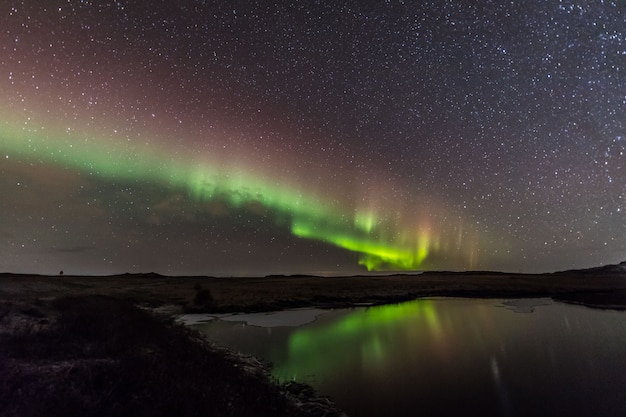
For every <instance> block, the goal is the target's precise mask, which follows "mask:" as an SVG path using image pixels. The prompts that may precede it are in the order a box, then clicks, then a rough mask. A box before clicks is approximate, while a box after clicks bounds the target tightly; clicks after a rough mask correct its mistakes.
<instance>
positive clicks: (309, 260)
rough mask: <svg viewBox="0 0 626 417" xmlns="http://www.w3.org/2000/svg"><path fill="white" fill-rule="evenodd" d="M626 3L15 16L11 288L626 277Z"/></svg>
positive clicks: (5, 80)
mask: <svg viewBox="0 0 626 417" xmlns="http://www.w3.org/2000/svg"><path fill="white" fill-rule="evenodd" d="M625 16H626V5H625V4H624V3H623V2H610V1H609V2H606V1H605V2H601V1H589V2H574V1H569V2H568V1H561V2H508V3H506V4H493V3H491V2H485V3H484V4H482V5H473V4H469V3H467V2H460V1H433V2H414V3H409V2H403V1H379V2H378V1H368V2H346V3H341V4H336V2H311V3H306V2H305V3H296V2H250V1H234V2H233V1H228V2H226V1H216V2H202V1H190V0H183V1H178V2H165V1H156V2H127V1H105V2H91V1H72V0H69V1H50V2H45V3H44V2H37V1H12V2H7V4H3V5H1V6H0V28H2V29H1V30H0V40H1V43H0V45H2V47H1V49H0V97H1V99H0V157H1V158H0V161H1V162H0V175H1V177H0V192H1V193H2V196H3V198H2V201H1V203H0V214H1V217H0V254H1V255H0V270H2V271H11V272H36V273H56V272H58V271H59V270H64V271H65V272H66V273H76V274H82V273H85V274H108V273H123V272H148V271H154V272H159V273H163V274H202V275H264V274H270V273H313V274H344V273H345V274H352V273H360V272H366V271H368V270H369V271H398V270H410V271H412V270H423V269H454V270H466V269H495V270H506V271H526V272H538V271H553V270H559V269H569V268H582V267H588V266H594V265H599V264H606V263H616V262H620V261H622V260H624V259H626V238H625V237H624V236H626V127H625V121H626V93H625V91H626V82H625V80H626V76H625V75H624V70H625V68H624V62H625V58H624V57H626V40H625V39H624V30H623V28H624V26H625V24H626V18H625Z"/></svg>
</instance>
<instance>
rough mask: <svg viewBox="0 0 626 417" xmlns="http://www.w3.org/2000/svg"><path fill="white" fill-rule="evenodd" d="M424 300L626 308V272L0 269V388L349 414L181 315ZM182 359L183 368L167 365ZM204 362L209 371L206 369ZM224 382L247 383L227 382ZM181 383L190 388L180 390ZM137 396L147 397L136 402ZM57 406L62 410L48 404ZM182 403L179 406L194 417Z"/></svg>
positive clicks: (52, 396)
mask: <svg viewBox="0 0 626 417" xmlns="http://www.w3.org/2000/svg"><path fill="white" fill-rule="evenodd" d="M425 297H463V298H503V299H523V298H544V297H548V298H550V299H552V300H554V301H556V302H565V303H571V304H578V305H584V306H586V307H590V308H601V309H617V310H626V273H623V272H619V273H601V274H595V275H594V274H592V275H589V274H580V273H570V274H559V275H550V276H539V277H538V276H526V275H522V276H520V275H507V274H486V273H480V274H443V273H436V274H422V275H417V276H388V277H380V276H374V277H330V278H317V277H266V278H208V277H176V278H174V277H161V276H152V275H151V276H114V277H72V276H63V277H59V276H32V275H25V276H24V275H7V274H2V275H0V387H4V388H6V389H4V388H3V389H2V390H0V391H2V392H0V414H3V415H6V416H11V417H12V416H16V417H17V416H44V415H46V416H56V415H58V416H61V415H63V416H64V417H65V416H72V415H77V416H78V415H81V416H82V415H87V414H88V415H105V414H102V413H100V414H99V413H98V412H97V411H99V410H100V408H99V407H109V411H110V412H111V413H113V414H117V415H119V414H120V413H121V414H125V413H126V414H128V413H132V414H133V415H134V416H142V415H146V416H147V415H155V412H156V411H155V409H154V408H150V407H156V406H157V403H158V401H161V403H160V404H161V406H162V407H170V406H172V405H173V404H182V403H181V399H182V400H184V401H183V403H184V402H185V401H191V402H192V403H196V402H199V401H200V402H201V399H202V397H203V396H204V395H206V394H205V393H207V392H209V393H213V394H211V395H212V397H211V398H210V400H207V401H208V402H201V403H202V405H200V403H198V404H199V405H198V407H205V408H203V409H204V410H208V413H209V414H211V413H212V414H213V415H232V414H229V411H228V410H231V409H233V407H236V408H237V410H238V413H239V414H238V415H272V416H282V415H285V416H287V415H295V416H303V417H306V416H312V415H320V413H322V412H321V411H320V410H322V411H323V413H322V414H325V415H328V416H343V415H345V414H343V413H342V412H341V411H339V410H337V409H336V408H335V407H334V405H333V404H332V402H331V401H330V400H329V399H328V398H325V397H320V396H318V395H317V394H315V392H314V391H313V390H312V389H311V388H310V387H308V386H306V385H302V384H282V385H281V384H276V381H273V380H272V378H271V374H270V372H269V370H268V368H267V366H266V365H265V364H263V363H262V362H261V361H259V360H257V359H256V358H253V357H251V356H248V355H240V354H237V353H234V352H228V350H227V349H225V348H222V347H217V346H215V345H211V344H210V342H208V341H206V340H205V339H202V340H200V339H201V338H202V336H200V335H199V334H198V333H197V332H196V331H195V330H193V329H189V326H185V327H183V325H182V324H174V320H173V317H175V316H177V315H180V314H182V313H213V314H216V313H242V312H243V313H254V312H257V313H258V312H269V311H280V310H285V309H291V308H303V307H315V308H320V309H330V308H344V307H358V306H365V305H381V304H395V303H400V302H403V301H408V300H413V299H419V298H425ZM172 340H176V342H175V343H173V342H172ZM172 343H173V344H172ZM181 358H183V359H181ZM181 360H183V362H181V363H183V365H181V366H180V369H178V368H177V367H173V368H172V367H171V366H169V365H167V364H169V363H170V362H171V363H176V362H177V361H181ZM162 367H163V369H161V368H162ZM201 369H205V371H203V372H204V373H203V372H200V373H198V372H199V370H201ZM216 369H218V370H219V372H218V374H219V377H218V378H217V379H210V378H209V379H208V380H207V377H206V375H210V374H211V373H214V372H215V370H216ZM155 372H157V373H156V374H155ZM138 375H139V376H138ZM142 375H143V376H142ZM137 379H139V381H137ZM224 381H238V382H232V383H228V384H227V386H228V387H231V388H224V386H223V385H224ZM143 382H145V384H147V385H146V386H149V387H150V388H146V386H144V384H143ZM190 382H191V384H190ZM120 384H121V386H123V387H124V389H123V390H120V389H119V385H120ZM172 384H173V385H172ZM185 384H187V385H185ZM203 384H204V385H203ZM229 384H230V385H229ZM180 386H185V387H187V388H186V389H184V390H182V391H180ZM174 387H177V388H174ZM198 387H202V389H200V390H199V391H198V389H199V388H198ZM235 387H236V388H235ZM176 389H179V391H176ZM159 393H160V394H159ZM172 393H175V395H173V394H172ZM262 393H264V394H262ZM129 395H130V396H129ZM133 395H138V396H139V397H140V398H144V400H136V399H135V400H133V397H132V396H133ZM142 395H143V396H144V397H142ZM146 395H147V397H146ZM151 395H153V396H155V399H156V400H155V399H150V398H152V397H151ZM266 396H269V397H267V398H271V399H272V400H271V401H268V400H267V399H266ZM32 398H37V400H38V401H35V402H33V401H32ZM244 398H246V399H244ZM154 401H156V402H155V403H154V404H153V402H154ZM137 402H139V404H138V403H137ZM87 406H89V407H91V408H90V409H88V410H87V411H88V412H86V411H85V407H87ZM68 407H69V409H68ZM72 407H73V408H72ZM110 407H121V409H119V410H117V411H115V410H113V409H110ZM133 407H134V408H133ZM141 407H143V408H141ZM179 407H182V405H179ZM207 407H208V408H207ZM268 407H269V408H268ZM55 409H59V410H62V411H59V412H58V413H57V414H55V413H54V412H51V411H50V410H55ZM122 409H123V410H126V411H122ZM198 409H201V408H198ZM68 410H69V411H68ZM112 410H113V411H112ZM132 410H140V411H132ZM178 411H180V410H177V413H176V414H177V415H194V414H193V413H190V414H181V413H180V412H178ZM196 411H197V410H196ZM111 413H109V414H108V415H111ZM142 413H143V414H142ZM196 414H197V412H196Z"/></svg>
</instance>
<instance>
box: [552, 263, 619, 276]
mask: <svg viewBox="0 0 626 417" xmlns="http://www.w3.org/2000/svg"><path fill="white" fill-rule="evenodd" d="M623 273H626V261H624V262H620V263H619V264H612V265H604V266H595V267H592V268H586V269H568V270H567V271H559V272H555V274H623Z"/></svg>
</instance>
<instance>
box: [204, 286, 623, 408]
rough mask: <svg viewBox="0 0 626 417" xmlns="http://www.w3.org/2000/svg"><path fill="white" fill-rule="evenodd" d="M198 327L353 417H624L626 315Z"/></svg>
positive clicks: (282, 321) (535, 307)
mask: <svg viewBox="0 0 626 417" xmlns="http://www.w3.org/2000/svg"><path fill="white" fill-rule="evenodd" d="M195 318H196V319H202V318H203V317H195ZM204 318H205V319H206V317H204ZM193 327H194V328H195V329H197V330H199V331H200V332H202V333H203V334H204V335H206V337H207V338H208V339H209V340H212V341H215V342H216V343H218V344H220V345H222V346H226V347H228V348H230V349H232V350H234V351H239V352H242V353H249V354H253V355H255V356H257V357H258V358H260V359H262V360H264V361H266V362H269V363H271V364H272V366H273V375H274V376H275V377H276V378H278V379H279V380H280V381H282V382H284V381H289V380H296V381H299V382H305V383H307V384H310V385H311V386H313V387H314V388H315V389H316V390H317V391H318V392H320V393H321V394H323V395H328V396H330V397H331V398H332V399H333V400H334V401H335V402H336V403H337V405H338V406H339V407H340V408H342V409H343V410H344V411H346V413H347V414H348V415H349V416H352V417H357V416H382V415H393V416H416V415H419V416H448V415H450V416H555V415H567V416H591V415H594V416H626V312H619V311H612V310H596V309H590V308H587V307H583V306H576V305H568V304H563V303H558V302H554V301H552V300H550V299H532V300H528V299H518V300H493V299H489V300H484V299H458V298H433V299H419V300H415V301H410V302H405V303H401V304H394V305H385V306H375V307H358V308H349V309H338V310H318V309H301V310H292V311H287V312H276V313H266V314H251V315H243V314H242V315H223V316H221V317H220V318H217V319H213V320H211V321H208V322H204V323H198V324H194V325H193Z"/></svg>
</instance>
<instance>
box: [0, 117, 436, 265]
mask: <svg viewBox="0 0 626 417" xmlns="http://www.w3.org/2000/svg"><path fill="white" fill-rule="evenodd" d="M0 141H1V142H0V143H1V144H0V151H2V152H3V153H4V154H6V155H10V156H9V157H10V158H22V159H25V160H28V161H40V162H42V163H46V164H53V165H57V166H62V167H66V168H70V169H75V170H78V171H80V172H82V173H84V174H87V175H89V176H95V177H98V178H102V179H111V180H117V181H137V180H148V181H154V182H157V183H160V184H163V185H164V186H167V187H171V188H174V189H184V190H186V191H187V192H188V193H189V195H190V197H191V198H193V199H194V200H196V201H210V200H215V199H221V200H224V201H226V202H227V203H228V204H229V205H231V206H232V207H235V208H240V207H242V206H245V205H246V204H249V203H252V202H258V203H260V204H262V205H263V206H264V207H266V208H267V209H269V210H271V211H272V212H273V213H274V214H275V215H276V216H277V219H276V220H279V219H280V220H282V221H284V219H288V221H289V222H290V223H291V232H292V233H293V234H294V235H295V236H297V237H301V238H306V239H314V240H318V241H322V242H325V243H328V244H331V245H334V246H337V247H340V248H343V249H346V250H349V251H352V252H356V253H358V254H359V264H360V265H363V266H365V267H366V268H367V269H368V270H370V271H371V270H385V269H394V270H415V269H419V268H420V266H421V265H422V262H423V261H424V260H425V259H426V257H427V256H428V253H429V241H428V239H420V240H419V242H418V243H417V244H416V243H415V242H414V243H413V244H411V243H410V242H407V243H405V242H403V243H402V244H397V243H394V242H393V241H389V240H388V239H383V238H381V237H380V233H379V231H378V230H377V227H376V226H377V225H378V224H379V219H377V218H376V216H375V215H374V214H372V213H370V212H367V213H363V212H358V211H357V212H356V213H355V214H354V218H353V220H352V221H349V220H348V217H347V216H345V215H343V214H342V212H341V211H340V210H339V209H337V208H336V207H331V206H330V205H329V204H326V203H325V202H324V201H322V199H320V198H317V197H316V196H313V195H306V194H303V193H301V192H299V190H295V189H292V188H289V187H285V186H282V185H280V184H275V183H274V182H270V181H264V180H263V179H262V178H259V177H257V176H255V175H252V174H245V173H243V172H240V171H239V170H237V169H235V168H233V167H229V166H225V167H224V166H223V165H220V164H217V165H216V164H211V163H193V162H191V163H190V162H188V161H185V160H183V159H184V158H181V157H178V158H175V157H172V156H171V154H169V153H167V152H166V150H163V149H158V148H154V147H152V146H148V145H144V144H140V145H134V144H132V143H119V142H115V141H112V140H110V139H107V138H93V137H91V138H89V137H87V138H85V137H82V136H79V134H78V133H76V132H74V131H67V132H53V131H51V130H48V129H46V128H45V127H41V128H38V129H29V128H25V127H23V126H20V127H12V126H10V125H9V124H8V123H5V124H4V125H2V126H0Z"/></svg>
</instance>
